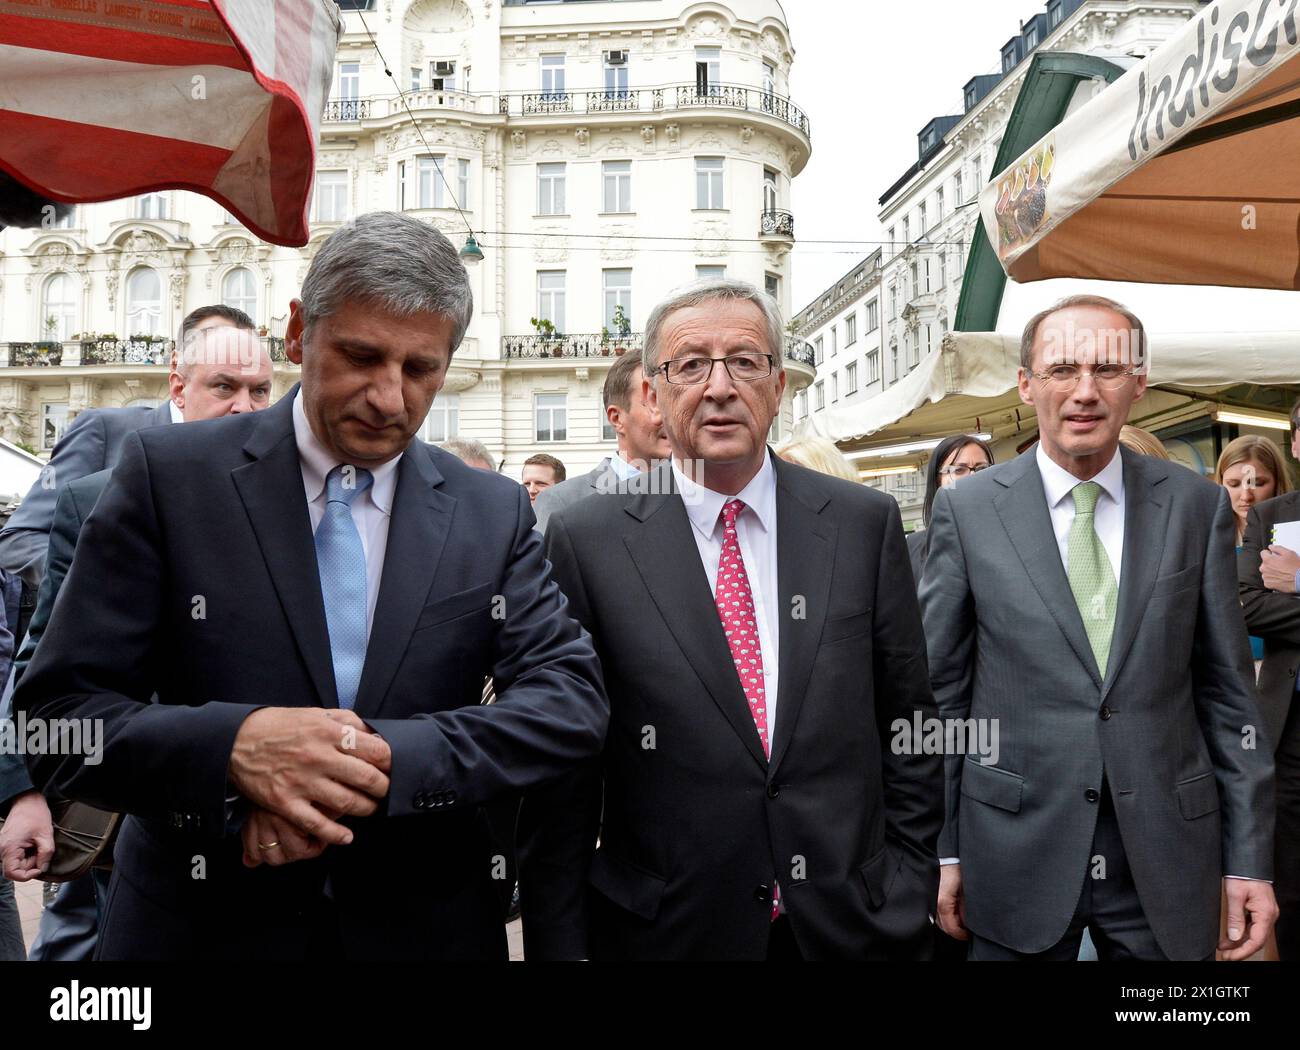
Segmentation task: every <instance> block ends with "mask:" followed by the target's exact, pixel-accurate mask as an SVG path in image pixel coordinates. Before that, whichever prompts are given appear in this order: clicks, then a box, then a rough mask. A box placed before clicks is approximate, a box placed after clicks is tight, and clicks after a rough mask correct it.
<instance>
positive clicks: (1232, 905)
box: [1219, 879, 1277, 962]
mask: <svg viewBox="0 0 1300 1050" xmlns="http://www.w3.org/2000/svg"><path fill="white" fill-rule="evenodd" d="M1223 890H1224V893H1225V894H1226V896H1227V898H1228V932H1227V935H1226V936H1225V937H1224V938H1223V939H1222V940H1220V941H1219V959H1220V960H1222V961H1223V962H1235V961H1237V960H1238V959H1248V958H1250V956H1252V955H1254V954H1255V953H1256V952H1257V951H1259V950H1260V949H1261V948H1262V947H1264V941H1265V940H1267V938H1268V931H1269V930H1271V929H1272V928H1273V923H1275V922H1276V921H1277V900H1276V898H1275V897H1274V896H1273V887H1272V886H1270V885H1269V884H1268V883H1267V882H1259V881H1258V880H1256V879H1224V880H1223Z"/></svg>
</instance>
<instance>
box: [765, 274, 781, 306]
mask: <svg viewBox="0 0 1300 1050" xmlns="http://www.w3.org/2000/svg"><path fill="white" fill-rule="evenodd" d="M763 291H765V292H767V294H768V295H770V296H771V297H772V298H773V299H775V300H776V301H777V302H778V303H779V302H780V301H781V278H780V276H779V275H778V274H774V273H765V274H763Z"/></svg>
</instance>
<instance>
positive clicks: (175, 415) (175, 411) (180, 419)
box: [167, 401, 185, 423]
mask: <svg viewBox="0 0 1300 1050" xmlns="http://www.w3.org/2000/svg"><path fill="white" fill-rule="evenodd" d="M167 407H168V408H170V409H171V410H172V422H173V423H184V422H185V416H184V415H183V414H182V413H181V410H180V409H179V408H177V407H176V402H175V401H168V402H167Z"/></svg>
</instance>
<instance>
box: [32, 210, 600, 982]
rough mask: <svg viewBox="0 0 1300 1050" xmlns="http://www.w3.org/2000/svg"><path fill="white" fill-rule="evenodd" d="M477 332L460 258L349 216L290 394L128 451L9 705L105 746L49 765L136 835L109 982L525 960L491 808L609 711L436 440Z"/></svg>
mask: <svg viewBox="0 0 1300 1050" xmlns="http://www.w3.org/2000/svg"><path fill="white" fill-rule="evenodd" d="M472 309H473V304H472V298H471V294H470V288H469V279H468V276H467V275H466V273H465V269H464V266H463V265H462V264H461V262H460V260H459V259H458V258H457V255H456V249H455V248H454V247H453V246H452V245H451V243H450V242H449V241H448V240H447V238H446V237H444V236H443V235H442V234H441V233H439V232H438V231H437V230H436V229H434V228H433V227H431V226H429V225H428V224H427V223H424V222H421V221H419V220H417V219H414V218H411V217H410V216H407V215H403V214H399V213H394V212H370V213H367V214H364V215H360V216H358V217H357V218H355V219H353V220H351V221H350V222H348V223H345V224H344V225H343V226H341V227H340V228H339V229H338V230H337V231H335V232H334V233H333V234H332V235H331V236H330V237H329V239H328V240H327V241H326V242H325V243H324V244H323V245H321V247H320V249H319V250H318V251H317V253H316V255H315V256H314V257H313V259H312V263H311V267H310V268H309V270H308V273H307V276H306V279H305V280H304V282H303V287H302V298H301V299H300V300H294V301H293V303H292V304H291V306H290V311H291V312H290V318H289V324H288V328H287V331H286V346H285V349H286V355H287V356H288V358H289V360H291V361H293V362H295V363H299V364H301V366H302V382H301V384H300V385H299V386H298V387H296V388H295V389H294V390H292V391H291V392H290V393H289V395H288V396H287V397H285V398H283V399H282V400H281V401H280V402H279V403H278V404H276V405H275V406H273V407H272V408H270V409H268V410H267V411H265V412H258V413H255V414H253V415H246V414H245V415H237V416H231V417H230V418H227V419H222V420H217V421H215V422H212V423H209V424H207V425H206V426H201V427H179V428H171V429H172V430H173V431H174V432H168V433H163V432H160V431H158V430H156V429H154V430H145V431H141V432H139V433H137V434H133V435H131V436H130V437H129V438H128V439H127V441H126V447H125V450H124V452H123V456H122V459H121V461H120V462H119V463H118V465H117V467H116V468H115V469H114V472H113V477H112V480H111V481H110V483H109V486H108V488H107V489H106V490H105V492H104V494H103V496H102V497H101V498H100V500H99V503H98V504H97V506H96V507H95V510H94V513H92V514H91V516H90V518H89V520H88V521H87V522H86V525H85V528H84V529H83V532H82V538H81V542H80V544H79V545H78V552H77V557H76V559H75V561H74V562H73V565H72V568H71V570H70V571H69V573H68V576H67V579H66V581H65V582H64V588H63V596H62V597H61V598H60V600H59V601H58V603H57V604H56V605H55V607H54V610H53V612H52V614H51V617H50V623H49V627H48V628H47V630H46V633H45V637H44V638H43V639H42V641H41V645H40V647H39V648H38V649H37V652H36V655H35V656H34V658H33V660H32V663H31V665H30V666H29V668H28V670H27V673H26V674H25V675H24V676H23V679H22V682H21V683H20V684H19V686H18V688H17V691H16V692H15V694H14V704H15V707H16V708H17V709H18V710H20V711H24V710H25V711H26V712H27V714H28V717H29V718H33V717H38V718H47V719H48V718H94V719H101V720H102V721H103V724H104V732H103V739H104V746H103V749H102V759H101V761H99V762H98V763H97V764H94V765H92V764H89V763H86V762H83V761H82V760H81V759H80V758H79V757H78V756H66V755H31V756H28V763H29V767H30V768H31V770H32V775H33V780H34V781H35V782H36V783H37V784H38V785H39V786H42V787H51V788H53V789H54V790H57V791H58V792H59V793H61V794H62V795H64V796H66V797H69V798H73V799H77V800H80V801H84V802H88V803H90V804H92V805H96V806H99V807H101V808H105V809H111V810H115V811H118V812H122V813H125V814H127V816H126V819H125V820H124V822H123V825H122V830H121V833H120V834H119V837H118V840H117V846H116V849H115V850H114V868H113V883H112V889H111V891H110V894H109V902H108V907H107V909H106V913H105V916H104V921H103V927H102V931H101V934H100V939H99V945H98V948H97V953H96V954H97V957H98V958H104V959H155V960H162V959H167V960H174V959H194V958H198V959H210V960H237V959H248V958H257V959H275V960H280V961H287V960H294V961H303V960H306V959H311V960H312V961H313V962H320V961H321V960H329V961H332V962H336V963H337V962H339V961H346V960H362V959H364V960H382V959H403V960H413V961H420V960H438V959H442V960H449V959H498V960H502V961H504V960H505V959H506V958H507V945H506V938H505V930H504V926H503V924H502V922H501V906H500V898H499V895H498V892H497V888H496V886H495V885H494V877H493V873H494V870H495V868H496V867H497V865H496V862H495V857H494V854H493V851H492V850H491V848H490V846H489V844H488V842H487V839H486V836H485V835H484V833H483V829H482V827H481V823H480V820H479V809H480V807H481V806H482V805H484V804H485V803H488V802H491V801H493V800H495V799H497V798H500V797H502V796H505V795H509V794H511V793H513V792H521V791H524V790H526V789H528V788H530V787H532V786H534V785H535V784H537V783H540V782H543V781H545V780H548V779H552V778H555V777H558V776H560V775H561V774H563V773H565V772H566V771H568V770H569V769H571V768H572V767H573V766H574V764H575V763H579V762H581V761H583V760H585V759H587V758H589V757H590V756H592V755H593V754H595V753H596V752H597V751H598V749H599V747H600V744H601V741H602V740H603V738H604V733H605V726H606V722H607V715H608V706H607V702H606V700H605V697H604V693H603V690H602V686H601V677H600V668H599V664H598V663H597V661H596V658H595V654H594V652H593V651H592V648H591V642H590V639H589V638H588V636H587V635H586V634H585V632H583V630H582V629H581V628H580V627H579V625H578V624H577V623H575V622H574V621H573V620H572V619H571V618H570V617H569V616H568V615H567V612H566V606H565V602H564V598H563V596H562V595H561V594H560V592H559V589H558V588H557V587H556V585H555V584H554V583H553V582H552V581H551V579H550V577H549V573H548V568H547V565H546V561H545V558H544V557H543V554H542V545H541V539H540V537H538V536H537V535H536V533H535V531H534V530H533V528H532V524H533V517H532V512H531V511H530V509H529V506H528V503H527V501H526V499H525V497H524V494H523V493H522V492H521V491H520V489H519V487H518V486H517V485H515V484H514V483H513V482H511V481H510V480H509V479H506V478H502V477H500V476H498V475H496V474H493V473H488V472H486V471H481V470H473V469H472V468H470V467H468V466H466V465H465V464H464V463H462V462H461V461H460V460H458V459H457V458H456V457H455V456H452V455H450V454H449V453H446V452H443V451H442V450H441V449H437V448H434V447H433V446H431V445H428V444H426V443H425V442H423V441H419V440H418V439H416V435H417V434H418V433H419V430H420V427H421V426H422V425H423V423H424V419H425V416H426V415H427V413H428V410H429V406H430V404H431V403H432V401H433V399H434V397H435V396H436V394H437V393H438V391H439V390H440V389H441V388H442V385H443V383H444V382H445V380H446V377H447V374H448V370H449V367H450V365H451V358H452V353H453V352H454V350H455V349H456V347H457V346H458V345H459V344H460V342H461V339H462V338H463V336H464V334H465V329H466V328H467V327H468V325H469V320H470V315H471V313H472ZM488 675H491V676H492V677H493V678H494V679H495V681H496V684H497V690H498V697H497V701H496V702H495V703H493V704H488V705H482V704H480V699H481V696H482V690H483V680H484V678H485V677H487V676H488ZM151 697H154V699H153V701H152V702H151ZM196 858H197V859H196ZM200 862H201V864H202V872H203V877H202V878H196V877H195V875H194V871H195V864H198V863H200ZM386 875H397V876H399V877H398V878H397V879H396V882H395V883H394V885H395V886H397V889H396V891H395V892H383V893H379V894H376V892H375V886H376V882H375V880H376V878H380V879H382V878H384V877H385V876H386ZM399 884H400V885H399Z"/></svg>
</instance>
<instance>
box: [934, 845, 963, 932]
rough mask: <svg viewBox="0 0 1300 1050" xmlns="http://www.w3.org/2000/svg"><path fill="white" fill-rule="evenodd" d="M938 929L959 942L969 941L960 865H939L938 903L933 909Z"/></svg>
mask: <svg viewBox="0 0 1300 1050" xmlns="http://www.w3.org/2000/svg"><path fill="white" fill-rule="evenodd" d="M934 917H935V921H936V922H938V923H939V929H941V930H943V932H944V933H946V934H947V935H948V936H949V937H952V938H954V939H955V940H959V941H968V940H970V931H969V930H967V929H966V899H965V897H963V896H962V891H961V865H960V864H941V865H939V903H938V904H937V905H936V907H935V909H934Z"/></svg>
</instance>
